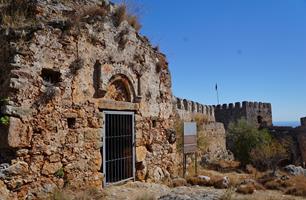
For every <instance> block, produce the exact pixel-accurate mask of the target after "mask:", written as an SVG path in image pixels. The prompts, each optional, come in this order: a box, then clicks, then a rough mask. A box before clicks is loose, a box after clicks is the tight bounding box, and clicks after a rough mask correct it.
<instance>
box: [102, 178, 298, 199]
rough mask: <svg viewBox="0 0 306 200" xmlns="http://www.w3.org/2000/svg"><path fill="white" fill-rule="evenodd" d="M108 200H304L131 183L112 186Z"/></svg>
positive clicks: (272, 193) (273, 193)
mask: <svg viewBox="0 0 306 200" xmlns="http://www.w3.org/2000/svg"><path fill="white" fill-rule="evenodd" d="M105 194H106V199H108V200H113V199H115V200H123V199H125V200H151V199H152V200H153V199H159V200H218V199H221V200H222V199H224V200H234V199H235V200H236V199H237V200H302V199H304V198H301V197H294V196H288V195H283V194H282V193H281V192H278V191H270V190H266V191H255V193H254V194H252V195H241V194H238V193H235V192H234V190H233V189H227V190H219V189H215V188H211V187H199V186H193V187H177V188H169V187H167V186H165V185H160V184H153V183H142V182H130V183H127V184H125V185H121V186H111V187H108V188H106V190H105Z"/></svg>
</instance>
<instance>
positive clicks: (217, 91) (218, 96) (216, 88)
mask: <svg viewBox="0 0 306 200" xmlns="http://www.w3.org/2000/svg"><path fill="white" fill-rule="evenodd" d="M216 92H217V101H218V105H219V104H220V101H219V91H218V84H216Z"/></svg>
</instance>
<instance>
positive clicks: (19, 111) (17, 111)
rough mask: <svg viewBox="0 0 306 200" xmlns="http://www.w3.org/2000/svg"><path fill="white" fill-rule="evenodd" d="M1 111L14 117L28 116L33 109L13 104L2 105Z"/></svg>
mask: <svg viewBox="0 0 306 200" xmlns="http://www.w3.org/2000/svg"><path fill="white" fill-rule="evenodd" d="M1 112H2V113H3V114H5V115H10V116H15V117H20V118H22V117H24V116H30V115H32V113H33V109H31V108H26V107H14V106H9V105H6V106H2V107H1Z"/></svg>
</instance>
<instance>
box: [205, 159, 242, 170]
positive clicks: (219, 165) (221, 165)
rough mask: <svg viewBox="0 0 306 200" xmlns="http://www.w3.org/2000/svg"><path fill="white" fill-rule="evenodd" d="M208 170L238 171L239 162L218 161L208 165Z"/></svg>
mask: <svg viewBox="0 0 306 200" xmlns="http://www.w3.org/2000/svg"><path fill="white" fill-rule="evenodd" d="M208 168H209V169H211V170H215V171H219V172H232V171H237V170H240V162H238V161H231V160H219V161H216V162H213V163H210V164H208Z"/></svg>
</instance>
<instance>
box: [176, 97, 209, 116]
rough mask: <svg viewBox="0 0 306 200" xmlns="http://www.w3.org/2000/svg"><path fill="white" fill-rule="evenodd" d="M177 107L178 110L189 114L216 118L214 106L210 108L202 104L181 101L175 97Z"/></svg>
mask: <svg viewBox="0 0 306 200" xmlns="http://www.w3.org/2000/svg"><path fill="white" fill-rule="evenodd" d="M175 105H176V109H178V110H185V111H187V112H192V113H200V114H204V115H208V116H214V113H215V111H214V110H215V108H214V106H208V105H204V104H200V103H198V102H194V101H190V100H186V99H181V98H177V97H175Z"/></svg>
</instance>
